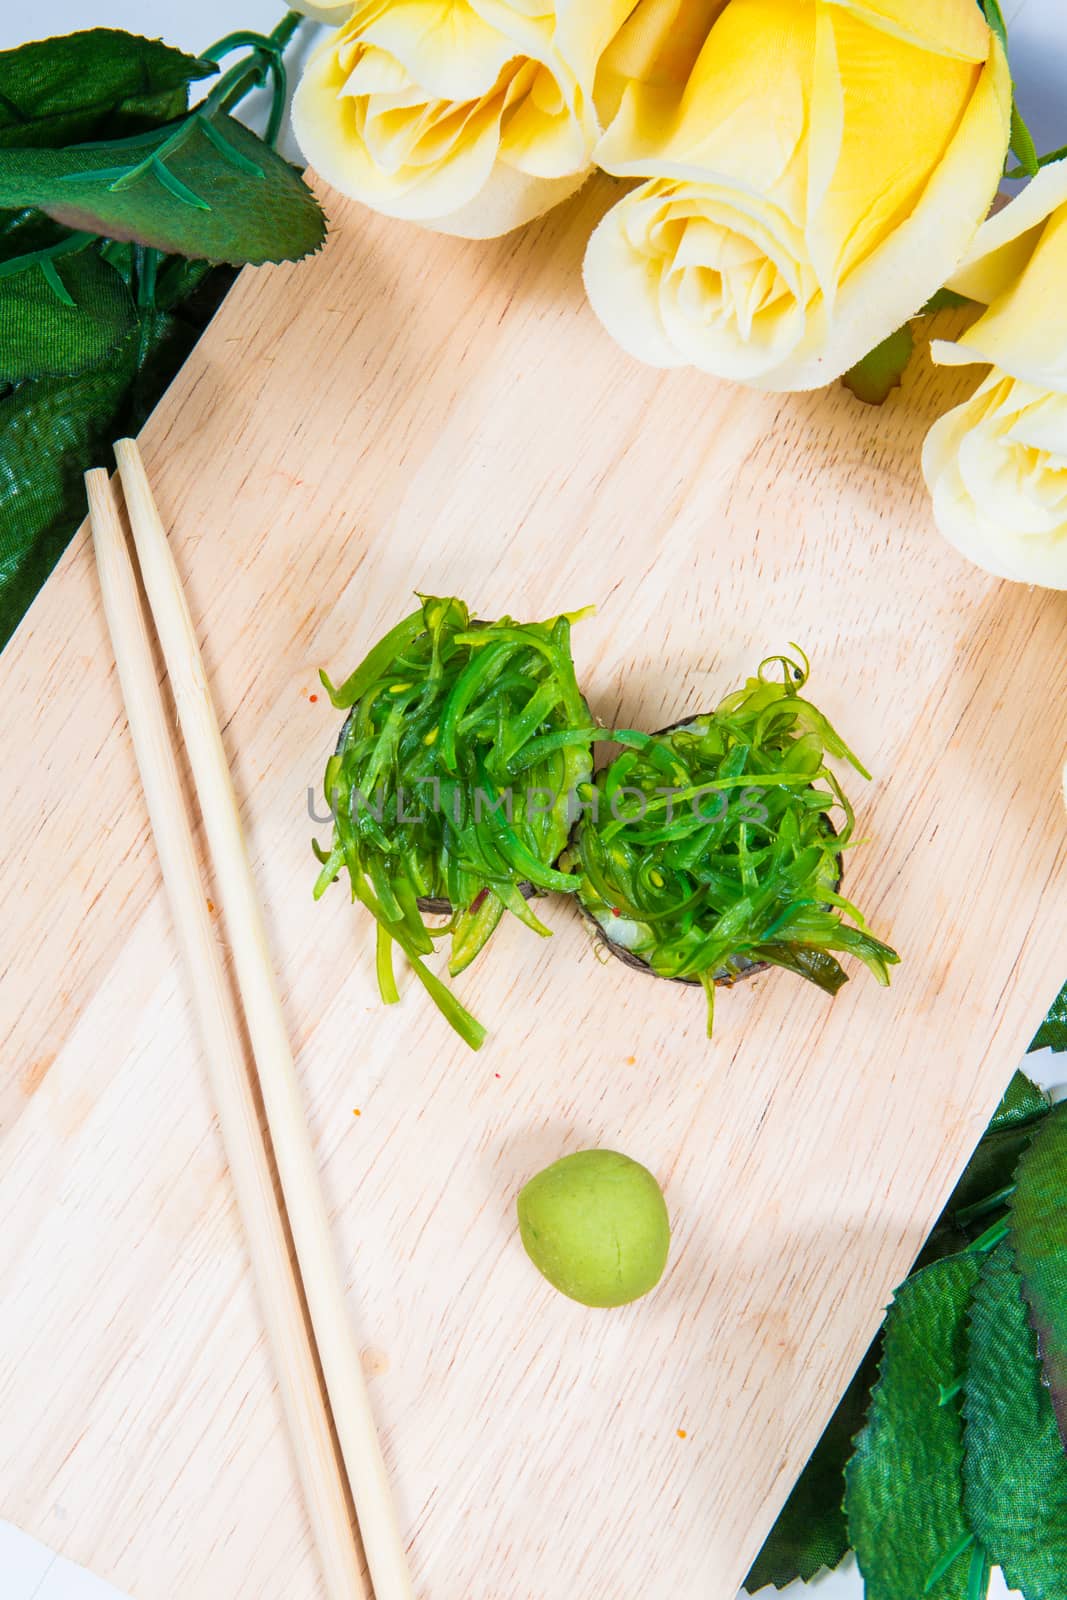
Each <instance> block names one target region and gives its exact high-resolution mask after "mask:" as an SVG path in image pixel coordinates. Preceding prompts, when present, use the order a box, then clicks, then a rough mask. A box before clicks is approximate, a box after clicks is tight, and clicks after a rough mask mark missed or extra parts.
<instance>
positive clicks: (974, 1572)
mask: <svg viewBox="0 0 1067 1600" xmlns="http://www.w3.org/2000/svg"><path fill="white" fill-rule="evenodd" d="M989 1577H990V1569H989V1557H988V1556H987V1555H986V1553H985V1551H984V1550H983V1549H982V1547H981V1545H980V1544H976V1545H974V1547H973V1548H972V1550H971V1570H970V1572H969V1573H968V1574H967V1600H985V1597H986V1595H987V1594H988V1593H989Z"/></svg>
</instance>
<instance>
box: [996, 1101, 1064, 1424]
mask: <svg viewBox="0 0 1067 1600" xmlns="http://www.w3.org/2000/svg"><path fill="white" fill-rule="evenodd" d="M1008 1214H1009V1217H1010V1220H1011V1239H1012V1244H1013V1247H1014V1250H1015V1263H1016V1266H1017V1267H1018V1269H1019V1273H1020V1276H1021V1278H1022V1285H1023V1294H1024V1296H1025V1298H1026V1301H1027V1304H1028V1305H1029V1307H1030V1315H1031V1320H1032V1322H1033V1325H1034V1328H1035V1329H1036V1331H1037V1341H1038V1352H1039V1354H1040V1357H1041V1366H1042V1369H1043V1371H1044V1375H1045V1382H1046V1383H1047V1384H1048V1386H1049V1390H1050V1392H1051V1395H1052V1404H1053V1407H1054V1409H1055V1412H1056V1417H1057V1420H1058V1422H1059V1427H1060V1434H1061V1436H1062V1437H1063V1439H1064V1440H1065V1442H1067V1105H1060V1106H1056V1107H1055V1108H1054V1109H1053V1110H1052V1111H1050V1112H1049V1114H1048V1116H1047V1117H1045V1119H1044V1120H1043V1121H1042V1122H1041V1123H1040V1124H1039V1125H1038V1129H1037V1132H1036V1133H1035V1135H1034V1137H1033V1140H1032V1141H1031V1144H1030V1147H1029V1149H1028V1150H1027V1151H1026V1152H1025V1154H1024V1155H1023V1157H1022V1160H1021V1161H1020V1162H1019V1167H1018V1171H1017V1172H1016V1174H1015V1193H1014V1194H1013V1195H1012V1197H1011V1200H1010V1201H1009V1211H1008Z"/></svg>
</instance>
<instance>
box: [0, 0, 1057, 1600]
mask: <svg viewBox="0 0 1067 1600" xmlns="http://www.w3.org/2000/svg"><path fill="white" fill-rule="evenodd" d="M915 3H916V4H917V5H919V6H921V5H923V4H925V0H915ZM283 9H284V7H283V6H282V5H280V4H278V3H276V0H46V3H45V4H44V5H37V6H24V5H20V4H17V3H16V0H0V49H6V48H8V47H10V46H11V45H17V44H22V43H23V42H25V41H26V40H27V39H31V38H41V37H44V36H47V35H49V34H55V33H67V32H70V31H72V30H73V29H75V28H91V27H112V28H128V29H129V30H130V31H131V32H134V33H145V34H150V35H152V36H153V37H155V36H159V37H162V38H164V39H166V41H167V42H168V43H169V44H175V45H179V46H181V47H182V48H183V49H186V50H189V51H192V52H196V51H197V50H202V49H204V48H205V47H206V46H207V45H209V44H211V43H213V42H214V40H216V39H218V38H219V37H221V35H223V34H225V33H228V32H230V31H232V30H233V29H235V28H256V29H260V30H263V31H268V30H269V29H270V28H272V27H273V26H274V24H275V23H276V22H277V21H278V19H279V18H280V16H281V15H282V11H283ZM1002 9H1003V12H1004V15H1005V17H1006V19H1007V21H1008V24H1009V27H1010V29H1011V46H1012V66H1013V70H1014V73H1015V78H1016V83H1017V85H1018V94H1019V103H1020V107H1021V109H1022V112H1023V115H1024V116H1025V117H1026V119H1027V121H1028V122H1029V123H1030V126H1031V128H1032V130H1033V133H1034V139H1035V142H1036V144H1037V147H1038V150H1039V151H1042V152H1043V151H1047V150H1052V149H1056V148H1059V147H1060V146H1061V145H1067V0H1002ZM306 31H307V33H309V34H310V33H311V32H312V31H313V30H312V29H311V28H310V26H309V28H308V29H307V30H306ZM308 42H310V41H308ZM305 49H306V44H303V45H301V47H300V49H299V51H294V52H293V53H292V55H291V57H290V65H291V67H292V68H293V69H294V70H298V69H299V60H300V56H301V55H302V54H303V53H304V50H305ZM0 87H2V84H0ZM253 105H254V102H253V101H252V99H251V98H250V99H249V101H248V102H246V108H247V109H248V110H251V109H252V108H253ZM283 148H286V153H287V154H288V155H290V156H291V157H294V158H295V156H296V154H297V151H296V149H295V146H294V145H293V144H292V142H291V136H287V141H285V142H283ZM1041 1067H1044V1068H1045V1071H1044V1073H1042V1072H1041V1070H1040V1068H1041ZM1051 1069H1052V1058H1051V1057H1049V1056H1047V1055H1046V1056H1044V1058H1034V1060H1033V1061H1032V1062H1031V1064H1030V1066H1029V1070H1030V1071H1031V1072H1032V1073H1034V1075H1035V1076H1037V1077H1039V1078H1040V1079H1041V1080H1042V1081H1047V1080H1048V1078H1049V1075H1050V1071H1051ZM0 1509H2V1504H0ZM998 1580H999V1574H997V1576H996V1579H995V1580H994V1584H993V1587H992V1589H991V1591H990V1594H991V1596H1003V1595H1005V1594H1006V1593H1007V1590H1006V1589H1005V1588H1004V1586H1003V1584H1001V1583H1000V1582H999V1581H998ZM806 1592H807V1593H810V1594H811V1595H813V1596H815V1597H817V1600H862V1593H863V1586H862V1583H861V1581H860V1579H859V1576H858V1574H857V1573H856V1572H855V1570H854V1568H852V1569H846V1570H844V1571H842V1572H839V1573H834V1574H831V1575H829V1576H828V1577H826V1578H823V1579H822V1580H820V1581H819V1582H817V1583H816V1584H814V1585H812V1587H811V1589H810V1590H809V1591H806ZM766 1593H768V1594H773V1593H774V1591H773V1590H768V1591H766ZM784 1593H785V1594H786V1595H789V1596H790V1597H792V1596H793V1595H794V1594H796V1595H797V1596H800V1595H801V1594H803V1593H805V1591H803V1590H802V1589H801V1588H800V1586H799V1585H797V1586H794V1588H793V1589H789V1590H785V1591H784ZM0 1595H2V1596H3V1600H112V1597H115V1596H116V1591H114V1590H112V1589H111V1588H110V1587H109V1586H108V1585H106V1584H103V1583H101V1582H100V1580H99V1579H94V1578H92V1577H91V1576H90V1575H89V1574H87V1573H84V1572H82V1571H81V1570H80V1569H79V1568H76V1567H74V1566H72V1565H71V1564H70V1563H69V1562H67V1561H63V1560H61V1559H59V1560H57V1559H55V1558H54V1557H53V1556H52V1555H51V1553H50V1552H47V1551H45V1550H44V1549H43V1547H41V1546H39V1545H36V1544H35V1542H34V1541H32V1540H29V1539H27V1537H26V1535H24V1534H20V1533H18V1532H17V1531H16V1530H15V1529H13V1528H11V1527H10V1526H9V1525H7V1524H5V1523H0ZM543 1600H561V1597H559V1596H552V1595H546V1596H544V1597H543Z"/></svg>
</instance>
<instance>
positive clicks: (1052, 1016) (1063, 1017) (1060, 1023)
mask: <svg viewBox="0 0 1067 1600" xmlns="http://www.w3.org/2000/svg"><path fill="white" fill-rule="evenodd" d="M1046 1045H1047V1046H1048V1047H1049V1049H1050V1050H1061V1051H1062V1050H1067V983H1065V984H1064V986H1063V988H1062V989H1061V990H1060V992H1059V994H1058V995H1057V996H1056V998H1055V1000H1054V1001H1053V1002H1052V1010H1051V1011H1050V1012H1049V1014H1048V1016H1047V1017H1046V1018H1045V1020H1044V1022H1043V1023H1042V1024H1041V1026H1040V1028H1038V1030H1037V1033H1036V1034H1035V1035H1034V1041H1033V1043H1032V1044H1031V1046H1030V1048H1031V1050H1043V1049H1044V1048H1045V1046H1046Z"/></svg>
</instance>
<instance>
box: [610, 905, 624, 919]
mask: <svg viewBox="0 0 1067 1600" xmlns="http://www.w3.org/2000/svg"><path fill="white" fill-rule="evenodd" d="M611 914H612V916H613V917H621V916H622V912H621V911H620V910H619V908H618V906H612V908H611Z"/></svg>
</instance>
